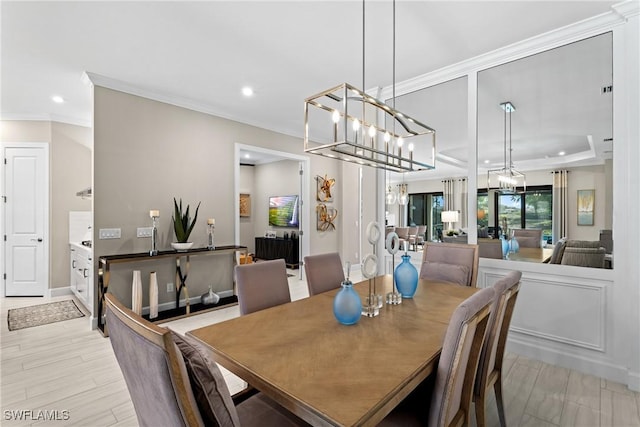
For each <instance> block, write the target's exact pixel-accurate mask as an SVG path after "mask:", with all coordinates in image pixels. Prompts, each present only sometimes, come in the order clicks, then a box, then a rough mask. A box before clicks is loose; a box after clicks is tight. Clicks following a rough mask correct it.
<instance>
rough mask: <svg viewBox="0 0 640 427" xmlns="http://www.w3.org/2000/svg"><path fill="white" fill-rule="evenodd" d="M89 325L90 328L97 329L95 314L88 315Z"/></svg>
mask: <svg viewBox="0 0 640 427" xmlns="http://www.w3.org/2000/svg"><path fill="white" fill-rule="evenodd" d="M89 327H90V328H91V330H95V329H98V318H97V317H95V316H90V317H89Z"/></svg>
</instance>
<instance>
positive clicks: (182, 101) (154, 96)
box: [83, 71, 302, 138]
mask: <svg viewBox="0 0 640 427" xmlns="http://www.w3.org/2000/svg"><path fill="white" fill-rule="evenodd" d="M84 76H86V77H83V81H85V82H86V83H87V84H90V85H93V86H100V87H104V88H106V89H112V90H116V91H118V92H124V93H127V94H129V95H135V96H139V97H142V98H146V99H150V100H152V101H158V102H162V103H164V104H170V105H174V106H176V107H180V108H186V109H187V110H192V111H197V112H199V113H204V114H209V115H212V116H216V117H220V118H223V119H226V120H232V121H234V122H238V123H242V124H245V125H249V126H255V127H258V128H261V129H265V130H269V131H272V132H277V133H279V134H283V135H288V136H293V137H296V138H301V137H302V131H301V130H295V131H294V130H292V129H276V128H274V127H273V124H270V123H266V122H259V121H254V122H252V121H246V120H244V119H242V118H239V117H235V116H233V115H230V114H228V113H225V112H224V111H220V110H217V109H215V108H213V107H212V106H211V105H209V104H207V103H203V102H196V101H193V100H192V99H189V98H186V97H181V96H175V95H170V94H167V93H162V92H159V91H152V90H148V89H143V88H141V87H139V86H136V85H133V84H131V83H127V82H124V81H122V80H117V79H113V78H111V77H106V76H103V75H100V74H96V73H92V72H90V71H85V72H84Z"/></svg>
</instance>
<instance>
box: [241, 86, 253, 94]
mask: <svg viewBox="0 0 640 427" xmlns="http://www.w3.org/2000/svg"><path fill="white" fill-rule="evenodd" d="M242 94H243V95H244V96H252V95H253V89H251V88H250V87H249V86H245V87H243V88H242Z"/></svg>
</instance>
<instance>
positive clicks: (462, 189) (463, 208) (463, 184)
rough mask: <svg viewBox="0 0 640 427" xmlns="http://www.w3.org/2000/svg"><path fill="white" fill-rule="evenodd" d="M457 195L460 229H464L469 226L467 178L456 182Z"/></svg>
mask: <svg viewBox="0 0 640 427" xmlns="http://www.w3.org/2000/svg"><path fill="white" fill-rule="evenodd" d="M458 189H459V191H458V193H459V194H460V199H459V200H460V205H459V206H460V228H464V229H466V228H467V227H468V226H469V216H468V209H467V205H468V202H467V191H468V190H467V178H460V179H459V180H458Z"/></svg>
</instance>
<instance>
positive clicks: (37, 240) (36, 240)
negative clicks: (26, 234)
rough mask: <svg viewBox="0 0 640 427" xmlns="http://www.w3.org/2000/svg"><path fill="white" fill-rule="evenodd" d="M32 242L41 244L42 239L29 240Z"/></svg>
mask: <svg viewBox="0 0 640 427" xmlns="http://www.w3.org/2000/svg"><path fill="white" fill-rule="evenodd" d="M31 241H32V242H42V237H38V238H37V239H31Z"/></svg>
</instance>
